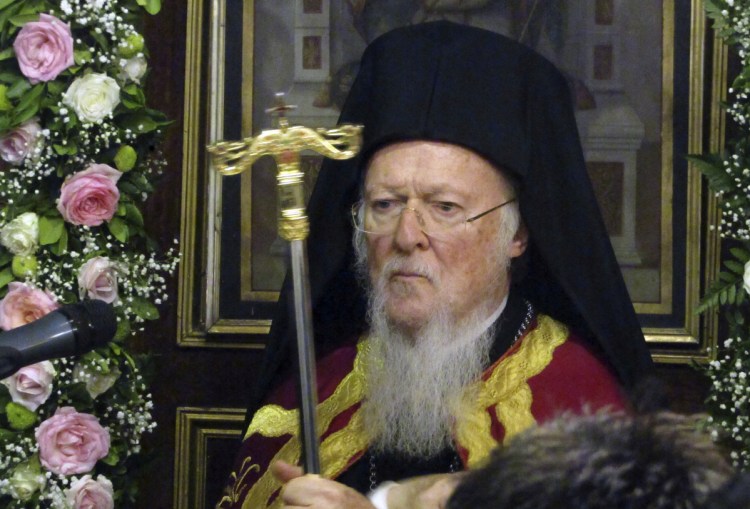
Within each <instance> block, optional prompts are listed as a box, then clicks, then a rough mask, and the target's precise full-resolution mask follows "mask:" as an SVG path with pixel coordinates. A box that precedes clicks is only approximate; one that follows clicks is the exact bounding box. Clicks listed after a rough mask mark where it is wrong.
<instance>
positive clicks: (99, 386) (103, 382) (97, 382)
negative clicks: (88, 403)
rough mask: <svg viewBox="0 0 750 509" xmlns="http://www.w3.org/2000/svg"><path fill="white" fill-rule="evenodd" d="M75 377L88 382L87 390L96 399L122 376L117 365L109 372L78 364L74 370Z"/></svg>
mask: <svg viewBox="0 0 750 509" xmlns="http://www.w3.org/2000/svg"><path fill="white" fill-rule="evenodd" d="M73 378H74V379H75V380H78V381H81V382H84V383H85V384H86V392H88V393H89V396H91V399H96V398H97V397H98V396H100V395H101V394H104V393H105V392H107V391H108V390H109V389H110V388H111V387H112V386H113V385H115V382H116V381H117V379H118V378H120V370H119V369H117V367H113V368H111V369H110V370H109V372H108V373H97V372H93V371H91V370H90V369H88V368H86V367H85V366H82V365H81V364H76V367H75V369H74V370H73Z"/></svg>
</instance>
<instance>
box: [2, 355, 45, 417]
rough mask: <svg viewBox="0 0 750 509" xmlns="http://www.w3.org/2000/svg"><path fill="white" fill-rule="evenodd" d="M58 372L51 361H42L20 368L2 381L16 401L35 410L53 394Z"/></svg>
mask: <svg viewBox="0 0 750 509" xmlns="http://www.w3.org/2000/svg"><path fill="white" fill-rule="evenodd" d="M56 374H57V373H56V372H55V368H54V366H52V363H51V362H50V361H42V362H37V363H36V364H32V365H30V366H25V367H23V368H21V369H19V370H18V371H17V372H16V373H15V374H13V375H11V376H9V377H8V378H6V379H5V380H3V381H2V383H3V385H5V386H6V387H8V392H10V397H11V398H12V399H13V401H14V402H15V403H18V404H19V405H23V406H24V407H26V408H28V409H29V410H31V411H32V412H35V411H36V409H37V408H39V405H41V404H43V403H44V402H45V401H47V399H48V398H49V397H50V394H52V381H53V380H54V378H55V375H56Z"/></svg>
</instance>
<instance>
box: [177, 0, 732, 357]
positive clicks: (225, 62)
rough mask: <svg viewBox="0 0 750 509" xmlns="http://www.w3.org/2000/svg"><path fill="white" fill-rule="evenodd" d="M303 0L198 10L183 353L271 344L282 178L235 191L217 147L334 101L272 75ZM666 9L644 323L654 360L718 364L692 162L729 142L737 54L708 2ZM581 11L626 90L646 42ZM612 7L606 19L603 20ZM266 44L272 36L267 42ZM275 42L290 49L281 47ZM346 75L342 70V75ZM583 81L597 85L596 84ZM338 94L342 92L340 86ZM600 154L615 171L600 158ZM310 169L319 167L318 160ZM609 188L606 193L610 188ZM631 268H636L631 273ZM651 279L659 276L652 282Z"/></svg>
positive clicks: (704, 232) (709, 235) (204, 3)
mask: <svg viewBox="0 0 750 509" xmlns="http://www.w3.org/2000/svg"><path fill="white" fill-rule="evenodd" d="M339 1H340V0H330V2H331V3H330V5H329V0H325V2H324V4H325V9H326V12H331V13H333V12H338V13H339V16H340V12H341V11H342V9H343V8H341V6H340V5H339V3H338V2H339ZM334 2H336V5H337V7H336V8H334ZM405 3H408V2H405ZM490 3H491V2H490ZM298 4H299V2H298V1H295V2H289V5H288V6H286V2H272V1H271V0H189V1H188V6H189V7H188V10H189V12H188V30H187V34H188V35H187V37H188V40H187V62H186V93H185V137H184V147H185V148H184V167H183V175H184V177H183V178H184V181H183V194H182V199H183V206H182V212H183V216H182V242H183V246H184V247H185V251H184V258H183V263H182V265H181V272H180V287H179V309H180V314H179V324H178V343H179V344H180V345H181V346H185V347H192V346H197V347H219V348H226V347H229V348H262V347H263V346H264V342H265V338H266V335H267V333H268V330H269V328H270V323H271V313H272V311H271V310H272V308H273V303H274V302H275V300H276V299H277V298H278V283H279V281H280V277H281V275H282V274H283V263H282V262H281V260H283V256H282V253H283V250H284V246H283V245H280V244H279V242H277V240H276V239H275V238H274V235H275V213H274V209H273V207H274V202H273V200H275V197H274V193H273V192H272V191H271V192H270V193H269V187H268V186H269V185H273V184H272V172H270V171H269V168H267V167H266V168H263V167H258V168H254V169H253V171H252V172H246V173H245V174H243V175H242V176H241V177H233V178H235V180H233V181H232V182H231V184H228V183H227V182H228V181H223V182H222V180H221V178H220V177H219V176H218V175H217V174H216V172H214V171H213V170H212V169H211V168H210V165H209V162H208V160H207V158H206V154H205V146H206V145H207V144H208V143H210V142H213V141H216V140H220V139H227V138H234V139H236V138H240V137H244V136H249V135H250V134H251V133H254V132H257V131H258V130H259V129H260V128H261V127H263V122H266V120H262V117H261V116H260V115H262V114H259V113H258V112H259V111H260V112H262V110H263V108H264V107H265V106H267V103H268V101H269V94H270V93H271V92H275V91H278V90H279V89H281V90H285V91H287V92H290V95H291V96H292V100H294V96H295V94H296V95H297V96H299V95H300V94H303V95H304V94H307V96H309V97H313V96H314V97H315V98H316V101H317V100H318V99H320V100H322V101H323V102H325V100H326V97H327V96H326V93H324V92H325V87H323V88H321V84H322V85H325V83H324V82H327V81H330V80H331V79H333V77H331V78H330V79H327V80H323V82H321V81H320V80H319V77H317V78H315V79H318V80H319V81H318V82H312V83H311V82H306V81H295V77H294V65H291V64H290V66H289V67H290V70H289V75H288V79H281V78H277V77H273V76H271V77H270V78H269V77H268V76H269V75H268V73H269V69H271V68H278V67H279V66H280V65H281V63H283V62H287V61H289V62H294V58H295V56H294V55H295V51H296V52H297V53H299V51H298V50H299V48H296V49H295V42H294V41H295V36H296V35H301V36H304V34H306V33H311V32H310V30H312V28H311V27H307V26H304V25H305V21H304V16H295V14H294V13H295V10H299V5H298ZM656 4H658V5H659V6H660V7H659V9H660V12H661V21H662V23H661V27H660V31H659V32H660V33H661V34H662V35H661V54H662V56H661V62H660V71H659V72H660V76H658V80H660V83H661V98H662V101H661V111H660V115H661V117H660V118H661V121H660V122H661V123H660V126H659V127H658V138H659V140H660V143H661V145H660V147H661V148H660V150H659V151H658V152H656V153H657V156H654V157H655V158H656V159H657V160H658V163H657V166H659V169H658V172H656V174H657V177H656V178H657V179H658V180H657V181H656V186H651V187H657V188H659V189H661V192H660V194H659V197H658V202H659V206H658V208H657V209H655V210H657V213H656V217H659V221H657V222H655V223H658V226H657V227H655V228H656V229H655V231H651V232H650V235H651V237H652V238H654V239H656V240H655V241H653V242H652V243H656V244H657V245H658V248H657V251H658V256H657V257H655V258H656V259H657V261H656V262H655V269H654V270H655V272H654V273H656V274H658V284H656V285H655V286H654V287H653V290H652V293H653V295H656V296H657V297H654V298H651V297H649V299H645V300H638V299H634V307H635V308H636V311H637V312H638V313H639V316H641V319H642V323H643V324H644V332H645V334H646V337H647V340H648V342H649V344H650V347H651V349H652V352H653V355H654V357H655V359H657V360H658V361H661V362H668V363H681V362H687V361H689V360H691V359H695V360H698V361H702V360H706V359H708V358H709V357H710V349H711V347H712V346H714V345H715V342H716V337H715V336H716V323H717V320H716V316H715V315H707V316H703V317H701V316H698V315H696V314H695V313H694V312H693V309H694V308H695V306H696V305H697V303H698V301H699V299H700V295H701V292H702V289H703V288H705V286H706V282H707V281H711V280H712V279H713V278H714V277H715V274H716V271H717V267H718V251H719V239H718V236H717V235H716V234H715V233H714V232H711V231H710V230H709V229H708V228H706V227H704V226H702V225H703V224H706V223H708V224H711V223H714V222H715V220H716V204H715V202H714V201H713V198H711V197H710V196H709V197H708V198H705V197H704V185H703V182H702V179H701V177H700V174H699V172H698V171H697V170H695V169H694V168H690V167H689V166H688V164H687V163H686V162H685V161H684V158H683V157H682V156H683V155H684V154H687V153H700V152H702V151H704V150H712V151H715V150H717V149H718V148H719V147H720V146H721V145H722V141H723V133H724V125H723V117H722V116H721V114H720V111H719V109H718V107H717V106H716V105H718V102H719V100H720V99H721V98H722V97H723V94H724V90H725V88H726V60H727V50H726V47H725V46H724V45H723V44H722V43H721V42H720V41H719V40H718V39H715V38H714V39H712V38H710V37H707V33H708V30H709V28H708V27H707V22H706V17H705V14H704V4H703V1H702V0H663V1H662V2H656ZM571 5H582V6H584V7H582V8H584V9H594V11H590V12H591V13H593V14H592V16H594V17H595V18H596V20H597V21H596V23H603V24H604V25H603V26H601V27H600V26H597V27H595V29H594V30H593V31H592V36H591V38H590V44H589V47H587V48H586V52H582V55H583V56H582V57H581V58H583V59H584V61H585V59H586V58H590V62H589V61H586V62H588V64H586V65H589V64H590V65H589V67H590V68H591V69H592V70H591V73H592V74H591V79H590V80H588V83H593V85H592V86H593V87H595V88H596V87H599V88H600V89H602V90H605V91H606V90H607V89H608V87H609V88H610V89H613V87H615V88H616V85H612V83H616V82H618V80H622V79H624V78H623V76H624V75H626V74H627V73H623V72H622V71H617V72H614V71H610V70H609V68H608V66H611V63H612V62H611V59H617V58H619V57H620V55H622V54H625V53H627V49H628V40H629V39H627V37H628V36H629V37H637V34H635V35H634V34H632V33H624V32H622V33H620V32H616V31H613V30H611V29H610V28H608V26H607V24H608V23H610V24H611V23H612V12H611V11H608V10H607V8H606V7H607V6H608V5H609V7H610V8H611V7H612V6H613V5H615V4H614V3H613V1H612V0H584V1H582V2H572V3H571ZM617 5H622V4H621V3H619V4H617ZM650 5H651V3H650ZM269 6H275V7H269ZM602 6H604V7H605V8H604V10H603V11H602V12H599V11H596V9H600V8H601V7H602ZM577 8H578V7H577ZM274 9H276V10H274ZM287 10H288V11H289V12H286V11H287ZM587 12H589V11H586V12H584V14H586V13H587ZM605 14H606V15H605ZM300 19H302V20H303V21H300ZM314 19H315V23H314V24H315V27H314V30H315V33H320V31H321V30H322V31H325V30H329V29H330V30H338V29H339V28H338V25H336V24H335V23H334V21H335V20H336V19H337V18H335V17H333V15H332V20H333V21H332V22H331V23H332V25H331V27H329V28H326V27H325V26H321V25H325V23H324V22H321V19H320V17H319V16H318V17H314ZM602 20H603V21H602ZM339 21H340V20H339ZM259 27H260V28H259ZM352 30H353V29H352ZM608 30H609V31H608ZM644 30H645V29H644ZM267 34H272V35H269V36H268V37H266V36H265V35H267ZM275 34H279V37H282V36H283V37H285V38H286V39H288V40H286V39H285V41H286V42H284V41H278V40H275V41H271V40H270V38H271V36H275ZM334 35H335V34H334V32H331V34H330V45H331V51H334V49H335V48H336V46H335V44H341V43H340V42H339V43H336V42H335V41H336V40H337V39H336V37H335V36H334ZM349 36H350V37H351V34H349ZM675 41H679V42H680V44H675ZM362 46H363V47H364V42H363V44H362ZM269 47H270V48H272V50H273V51H274V53H273V54H272V57H269V54H268V53H264V51H266V50H265V49H264V48H269ZM675 48H681V49H680V50H679V51H681V52H680V53H675V51H676V50H675ZM316 51H317V50H316ZM336 51H338V50H337V49H336ZM333 60H334V58H333V56H330V60H328V57H326V61H327V62H329V63H332V62H333ZM321 61H322V60H321ZM239 62H242V65H239ZM335 72H336V70H335V69H334V68H333V67H332V68H331V74H332V75H333V74H334V73H335ZM282 74H283V73H282ZM282 77H283V76H282ZM297 78H299V76H298V77H297ZM259 79H260V80H261V81H258V80H259ZM263 79H265V82H263V81H262V80H263ZM274 79H275V80H276V81H277V82H273V81H274ZM608 80H609V81H608ZM581 81H586V80H585V76H584V77H583V78H582V80H581ZM205 83H207V84H208V85H207V86H206V85H204V84H205ZM258 83H263V85H262V86H260V85H258ZM291 83H294V84H293V85H292V84H291ZM274 87H275V89H274V90H271V89H272V88H274ZM311 87H317V89H314V88H311ZM706 88H709V89H710V104H708V103H707V101H704V90H706ZM328 91H329V92H331V94H333V92H334V90H333V88H332V87H329V89H328ZM311 94H312V95H311ZM321 98H322V99H321ZM327 99H328V100H333V98H331V97H327ZM326 108H328V109H329V110H333V108H331V107H327V106H325V105H324V106H322V107H320V108H319V110H321V109H322V110H325V109H326ZM311 111H312V113H310V112H311ZM316 115H319V112H318V110H315V111H313V110H311V109H310V108H307V109H305V108H300V111H299V112H298V113H297V117H296V118H295V119H294V121H296V122H299V123H307V124H309V125H312V124H311V123H315V122H317V121H318V120H319V119H320V118H321V117H320V116H316ZM324 117H325V119H326V120H325V121H326V122H328V121H330V119H331V118H334V121H335V116H332V114H331V113H330V112H328V111H326V113H325V115H324ZM706 130H708V133H707V134H706ZM582 133H583V134H584V135H585V132H583V131H582ZM704 139H709V146H705V145H704ZM587 154H589V155H591V157H592V158H593V160H595V161H596V162H602V161H600V159H602V156H601V155H600V152H597V150H592V151H589V152H587ZM587 159H588V155H587ZM604 159H606V158H604ZM603 162H604V163H605V166H600V168H602V167H603V168H606V167H607V166H606V164H609V162H608V161H606V160H603ZM263 164H265V165H266V166H268V165H269V164H270V163H263ZM307 164H311V165H314V164H316V162H315V160H314V159H311V160H309V161H308V162H307ZM618 164H619V163H618ZM594 170H595V169H592V171H594ZM269 182H270V184H269ZM602 185H603V186H604V187H606V182H605V183H604V184H602ZM626 185H627V183H626ZM609 191H610V192H611V188H610V190H609ZM603 192H606V190H605V191H603ZM672 204H674V206H675V208H673V206H672ZM618 213H619V212H618ZM636 213H639V212H638V211H636ZM649 214H650V212H649ZM702 220H703V222H702ZM613 242H614V241H613ZM232 253H234V255H232ZM230 255H231V256H230ZM235 255H236V256H235ZM624 271H625V272H626V273H627V272H628V269H627V266H626V267H625V268H624ZM641 279H642V280H648V273H646V276H643V277H641ZM274 285H277V286H276V287H275V288H274ZM228 295H230V296H231V298H230V297H227V296H228Z"/></svg>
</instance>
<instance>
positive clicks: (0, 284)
mask: <svg viewBox="0 0 750 509" xmlns="http://www.w3.org/2000/svg"><path fill="white" fill-rule="evenodd" d="M15 279H16V278H15V276H13V272H12V271H11V270H10V267H7V268H5V269H3V270H2V271H0V288H5V287H6V286H7V285H8V283H10V282H11V281H14V280H15Z"/></svg>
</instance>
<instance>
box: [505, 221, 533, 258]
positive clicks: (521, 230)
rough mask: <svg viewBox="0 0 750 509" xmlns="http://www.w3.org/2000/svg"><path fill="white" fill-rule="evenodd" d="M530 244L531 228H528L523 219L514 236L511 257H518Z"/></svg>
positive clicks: (511, 244)
mask: <svg viewBox="0 0 750 509" xmlns="http://www.w3.org/2000/svg"><path fill="white" fill-rule="evenodd" d="M528 245H529V230H528V229H527V228H526V224H525V223H524V222H523V221H521V222H520V223H519V225H518V230H516V234H515V235H514V236H513V240H512V241H511V243H510V253H509V254H510V257H511V258H517V257H519V256H521V255H522V254H523V253H524V252H526V247H527V246H528Z"/></svg>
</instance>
